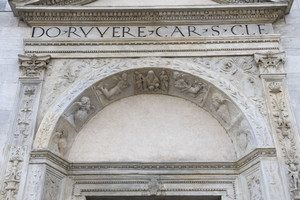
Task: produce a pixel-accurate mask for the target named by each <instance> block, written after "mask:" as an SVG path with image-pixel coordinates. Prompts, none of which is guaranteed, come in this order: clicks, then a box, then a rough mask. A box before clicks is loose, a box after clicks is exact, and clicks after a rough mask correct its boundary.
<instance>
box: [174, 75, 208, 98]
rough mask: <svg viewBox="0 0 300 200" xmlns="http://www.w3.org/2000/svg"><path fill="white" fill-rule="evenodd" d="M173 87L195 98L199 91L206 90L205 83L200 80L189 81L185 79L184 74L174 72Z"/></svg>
mask: <svg viewBox="0 0 300 200" xmlns="http://www.w3.org/2000/svg"><path fill="white" fill-rule="evenodd" d="M174 79H175V85H174V86H175V87H176V88H178V89H179V90H180V91H181V92H183V93H187V94H189V95H191V96H192V97H194V98H196V97H197V96H198V95H199V94H200V93H203V94H204V93H206V92H207V90H208V89H207V85H206V84H205V83H202V82H200V81H197V80H195V81H189V80H187V79H186V77H185V75H184V74H181V73H178V72H174Z"/></svg>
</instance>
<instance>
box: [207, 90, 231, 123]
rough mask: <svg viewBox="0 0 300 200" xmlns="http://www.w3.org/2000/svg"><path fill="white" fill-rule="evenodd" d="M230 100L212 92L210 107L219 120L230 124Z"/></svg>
mask: <svg viewBox="0 0 300 200" xmlns="http://www.w3.org/2000/svg"><path fill="white" fill-rule="evenodd" d="M229 102H230V101H229V100H227V99H225V98H224V97H223V96H222V95H221V94H219V93H214V94H213V95H212V106H211V109H212V110H213V111H214V112H215V113H216V114H217V115H218V116H219V117H220V118H221V120H222V121H223V122H224V123H225V124H227V125H230V124H231V121H232V117H231V113H230V111H229V108H228V103H229Z"/></svg>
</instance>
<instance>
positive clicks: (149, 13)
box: [15, 2, 288, 26]
mask: <svg viewBox="0 0 300 200" xmlns="http://www.w3.org/2000/svg"><path fill="white" fill-rule="evenodd" d="M287 7H288V3H287V2H283V3H251V4H226V5H225V4H224V5H221V4H220V5H214V6H174V7H83V6H71V7H63V6H51V7H49V6H17V7H16V9H15V10H16V13H17V15H19V17H20V19H21V20H23V21H25V22H26V23H28V24H29V25H32V26H39V25H43V26H45V25H58V24H59V25H81V26H82V25H91V24H92V25H93V26H96V25H108V24H109V25H113V24H131V25H134V24H191V23H194V24H231V23H234V24H237V23H273V22H275V21H276V20H278V19H280V18H282V16H284V14H285V11H286V8H287Z"/></svg>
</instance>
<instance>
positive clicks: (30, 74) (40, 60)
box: [18, 54, 51, 79]
mask: <svg viewBox="0 0 300 200" xmlns="http://www.w3.org/2000/svg"><path fill="white" fill-rule="evenodd" d="M18 56H19V63H20V69H21V71H22V74H21V75H20V77H21V78H27V79H38V78H43V77H42V75H43V72H44V70H46V69H47V64H48V63H49V62H50V58H51V56H50V55H46V56H38V55H35V54H32V55H18Z"/></svg>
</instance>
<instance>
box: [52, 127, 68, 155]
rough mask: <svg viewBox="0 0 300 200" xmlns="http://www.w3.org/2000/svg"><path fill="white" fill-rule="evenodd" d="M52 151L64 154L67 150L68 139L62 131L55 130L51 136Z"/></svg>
mask: <svg viewBox="0 0 300 200" xmlns="http://www.w3.org/2000/svg"><path fill="white" fill-rule="evenodd" d="M53 148H54V151H55V152H57V153H59V154H61V155H62V156H64V155H65V154H66V152H67V148H68V141H67V136H65V134H64V132H56V133H55V134H54V136H53Z"/></svg>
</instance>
